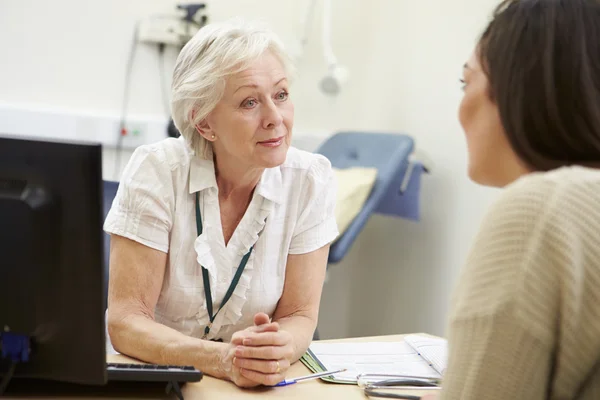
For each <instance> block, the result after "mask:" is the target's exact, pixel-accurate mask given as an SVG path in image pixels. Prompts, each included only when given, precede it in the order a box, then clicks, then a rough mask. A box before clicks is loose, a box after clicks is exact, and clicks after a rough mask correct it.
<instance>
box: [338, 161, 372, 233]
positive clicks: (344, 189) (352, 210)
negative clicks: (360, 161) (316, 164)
mask: <svg viewBox="0 0 600 400" xmlns="http://www.w3.org/2000/svg"><path fill="white" fill-rule="evenodd" d="M333 172H334V174H335V176H336V179H337V183H338V192H337V201H336V207H335V219H336V222H337V225H338V230H339V232H340V234H339V236H338V238H339V237H340V236H342V235H343V234H344V232H346V229H347V228H348V226H349V225H350V223H352V221H353V220H354V218H356V216H357V215H358V213H359V212H360V210H361V209H362V207H363V205H364V204H365V202H366V201H367V199H368V198H369V194H370V193H371V190H372V189H373V185H374V184H375V180H376V178H377V168H367V167H352V168H344V169H340V168H333Z"/></svg>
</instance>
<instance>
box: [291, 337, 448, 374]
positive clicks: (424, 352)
mask: <svg viewBox="0 0 600 400" xmlns="http://www.w3.org/2000/svg"><path fill="white" fill-rule="evenodd" d="M446 354H447V350H446V341H445V340H444V339H437V338H429V337H427V336H420V335H408V336H407V337H406V340H404V341H400V342H363V343H322V342H314V343H313V344H311V345H310V348H309V352H308V353H307V354H306V355H305V356H304V357H303V358H302V362H303V363H304V364H305V365H306V366H307V367H308V368H309V369H311V370H313V372H320V371H319V370H324V371H326V370H336V369H341V368H346V369H347V370H346V371H345V372H341V373H338V374H335V375H333V379H331V378H329V379H325V380H328V381H330V382H338V383H356V382H357V379H356V378H357V376H358V375H360V374H393V375H413V376H422V377H430V378H440V377H441V376H442V374H443V371H444V370H445V368H446V367H445V366H446Z"/></svg>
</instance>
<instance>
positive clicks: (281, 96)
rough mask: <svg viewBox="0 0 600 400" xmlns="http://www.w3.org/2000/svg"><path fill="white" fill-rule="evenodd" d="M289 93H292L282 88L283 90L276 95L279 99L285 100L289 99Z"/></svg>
mask: <svg viewBox="0 0 600 400" xmlns="http://www.w3.org/2000/svg"><path fill="white" fill-rule="evenodd" d="M289 95H290V94H289V93H288V92H286V91H285V90H282V91H281V92H279V93H277V95H276V96H275V98H276V99H277V100H280V101H285V100H287V98H288V97H289Z"/></svg>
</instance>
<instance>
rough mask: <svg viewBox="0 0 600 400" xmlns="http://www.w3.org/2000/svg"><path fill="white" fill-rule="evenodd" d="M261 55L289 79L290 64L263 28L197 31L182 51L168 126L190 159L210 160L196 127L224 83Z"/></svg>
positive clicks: (230, 25)
mask: <svg viewBox="0 0 600 400" xmlns="http://www.w3.org/2000/svg"><path fill="white" fill-rule="evenodd" d="M266 51H270V52H271V53H272V54H273V55H274V56H275V57H277V58H278V59H279V61H280V62H281V63H282V65H283V68H284V71H285V73H286V75H287V77H288V79H291V76H290V75H291V74H292V72H293V71H292V68H293V66H292V62H291V59H290V58H289V56H288V54H287V53H286V51H285V49H284V46H283V44H282V43H281V41H280V40H279V38H278V37H277V36H276V35H275V34H274V33H273V32H272V31H271V30H269V29H268V28H266V27H265V26H264V25H263V24H259V23H257V22H248V21H244V20H242V19H239V18H236V19H232V20H229V21H226V22H221V23H211V24H208V25H206V26H204V27H203V28H201V29H200V30H199V31H198V32H197V33H196V34H195V35H194V36H193V37H192V39H191V40H190V41H189V42H188V43H186V45H185V46H184V47H183V49H182V50H181V52H180V53H179V56H178V57H177V62H176V64H175V70H174V72H173V84H172V100H171V107H172V113H173V122H174V123H175V126H176V127H177V129H178V130H179V132H180V133H181V135H182V136H183V138H184V139H185V141H186V143H187V144H188V146H189V147H190V149H191V150H193V151H194V152H195V154H196V155H198V156H200V157H202V158H206V157H208V156H209V155H210V153H211V152H210V150H211V143H210V142H209V141H208V140H206V139H205V138H203V137H202V136H201V135H200V133H198V131H197V129H196V126H197V125H198V124H199V123H200V122H201V121H202V120H203V119H204V118H206V116H207V115H208V114H209V113H210V112H211V111H212V110H213V109H214V108H215V107H216V105H217V103H218V102H219V101H220V100H221V98H222V97H223V93H224V90H225V84H226V80H227V78H228V77H229V76H231V75H232V74H235V73H237V72H240V71H243V70H245V69H247V68H248V67H249V66H250V64H251V63H253V62H254V61H255V60H256V59H257V58H259V57H260V56H261V55H262V54H264V53H265V52H266Z"/></svg>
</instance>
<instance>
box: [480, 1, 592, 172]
mask: <svg viewBox="0 0 600 400" xmlns="http://www.w3.org/2000/svg"><path fill="white" fill-rule="evenodd" d="M478 50H479V58H480V61H481V65H482V67H483V69H484V71H485V73H486V75H487V77H488V80H489V83H490V88H489V89H490V97H491V98H492V100H493V101H494V102H495V103H496V105H497V106H498V110H499V113H500V118H501V120H502V124H503V128H504V130H505V132H506V135H507V137H508V140H509V142H510V144H511V146H512V148H513V150H514V151H515V152H516V154H517V155H518V156H519V158H520V159H521V160H522V161H523V162H525V163H526V164H527V165H528V167H529V168H531V169H533V170H537V171H547V170H550V169H554V168H558V167H561V166H565V165H571V164H582V165H586V164H591V165H598V163H600V0H521V1H518V0H513V1H503V2H502V3H501V4H500V5H499V6H498V7H497V8H496V10H495V12H494V15H493V19H492V21H491V22H490V24H489V25H488V27H487V28H486V29H485V31H484V32H483V34H482V36H481V39H480V42H479V46H478Z"/></svg>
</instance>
